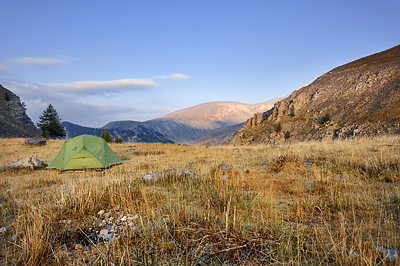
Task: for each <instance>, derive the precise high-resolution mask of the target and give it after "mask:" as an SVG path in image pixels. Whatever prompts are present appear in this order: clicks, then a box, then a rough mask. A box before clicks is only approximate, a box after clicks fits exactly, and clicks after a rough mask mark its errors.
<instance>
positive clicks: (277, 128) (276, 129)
mask: <svg viewBox="0 0 400 266" xmlns="http://www.w3.org/2000/svg"><path fill="white" fill-rule="evenodd" d="M275 131H276V132H278V133H279V132H281V131H282V125H281V123H279V124H277V125H276V127H275Z"/></svg>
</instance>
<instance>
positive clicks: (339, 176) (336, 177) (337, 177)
mask: <svg viewBox="0 0 400 266" xmlns="http://www.w3.org/2000/svg"><path fill="white" fill-rule="evenodd" d="M332 178H333V179H346V178H345V177H344V176H342V175H334V176H332Z"/></svg>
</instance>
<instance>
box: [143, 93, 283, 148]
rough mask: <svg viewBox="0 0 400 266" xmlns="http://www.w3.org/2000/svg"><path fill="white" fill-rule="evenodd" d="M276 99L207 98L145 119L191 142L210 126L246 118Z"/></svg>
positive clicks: (167, 133)
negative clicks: (236, 99)
mask: <svg viewBox="0 0 400 266" xmlns="http://www.w3.org/2000/svg"><path fill="white" fill-rule="evenodd" d="M278 100H279V99H272V100H270V101H268V102H263V103H259V104H245V103H239V102H209V103H203V104H199V105H196V106H193V107H189V108H186V109H182V110H179V111H175V112H172V113H170V114H167V115H165V116H162V117H159V118H156V119H153V120H150V121H146V123H148V124H149V125H150V126H151V128H153V129H155V130H156V131H158V132H160V133H161V134H163V135H165V136H166V137H168V138H170V139H172V140H173V141H174V142H177V143H192V142H194V141H196V140H198V139H199V138H201V137H202V136H204V135H206V134H208V133H210V132H212V131H213V130H215V129H217V128H220V127H225V126H231V125H236V124H239V123H242V122H244V121H246V120H247V119H248V118H249V117H251V116H252V115H253V114H254V113H257V112H263V111H266V110H268V109H270V108H272V106H273V104H274V103H275V102H277V101H278Z"/></svg>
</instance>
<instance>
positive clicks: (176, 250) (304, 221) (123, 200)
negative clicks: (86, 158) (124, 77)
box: [0, 137, 400, 265]
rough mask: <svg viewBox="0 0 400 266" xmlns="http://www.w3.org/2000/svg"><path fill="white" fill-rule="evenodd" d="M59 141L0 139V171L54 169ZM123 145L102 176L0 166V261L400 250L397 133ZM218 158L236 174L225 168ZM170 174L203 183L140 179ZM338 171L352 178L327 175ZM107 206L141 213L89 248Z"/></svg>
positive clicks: (332, 260) (254, 258) (294, 259)
mask: <svg viewBox="0 0 400 266" xmlns="http://www.w3.org/2000/svg"><path fill="white" fill-rule="evenodd" d="M62 144H63V142H62V141H49V144H48V145H47V146H43V147H34V148H31V147H25V146H24V145H23V139H12V140H6V139H0V154H1V157H0V165H3V164H5V163H7V162H8V161H10V160H12V159H16V158H24V157H26V156H33V157H37V158H39V159H40V160H43V161H44V162H45V163H50V162H51V160H52V158H54V157H55V155H56V154H57V152H58V151H59V149H60V148H61V146H62ZM128 146H129V145H128V144H122V145H116V144H112V145H111V148H112V149H113V150H114V151H115V152H116V154H117V155H118V156H120V158H121V159H123V160H124V161H125V163H124V164H123V165H120V166H116V167H113V168H111V169H109V170H106V171H104V172H85V173H59V172H57V171H45V170H36V171H28V170H7V171H3V170H1V169H0V173H1V174H0V204H1V205H2V206H1V213H0V228H1V227H4V226H9V229H8V231H7V232H3V233H0V264H29V265H35V264H41V265H46V264H48V265H53V264H57V263H61V264H66V265H82V264H88V265H130V264H153V265H154V264H173V265H188V264H200V265H201V264H216V265H220V264H224V263H225V264H251V265H254V264H276V265H278V264H282V263H283V264H285V263H286V264H304V265H313V264H315V265H319V264H324V265H326V264H332V265H337V264H348V265H357V264H358V265H377V264H379V263H381V262H382V260H383V256H382V255H381V254H380V253H378V252H376V251H374V247H375V245H382V246H384V247H387V248H389V247H390V248H394V249H396V250H397V251H400V246H399V245H400V233H399V230H400V219H399V218H400V217H399V213H400V209H399V205H400V204H399V203H400V200H399V199H400V183H399V180H400V175H399V172H398V171H399V167H400V163H399V159H398V158H399V153H400V138H399V137H391V138H377V139H364V140H351V141H336V142H307V143H297V144H290V145H283V146H279V147H275V148H273V147H270V146H265V145H262V146H261V145H260V146H253V147H251V146H246V147H244V146H238V147H233V146H224V147H203V146H185V145H161V144H135V147H136V150H135V151H134V150H131V149H130V148H129V147H128ZM279 158H280V159H279ZM206 159H211V160H212V161H211V162H208V163H205V162H204V161H203V160H206ZM223 161H224V162H225V163H226V164H227V165H233V170H230V171H229V172H223V171H221V170H220V169H219V168H218V165H219V164H220V163H221V162H223ZM189 162H193V163H191V166H190V167H188V166H187V163H189ZM167 168H187V169H189V170H190V171H192V172H194V173H196V174H197V176H198V178H196V179H191V178H189V177H187V178H185V177H179V176H169V177H167V178H165V179H162V180H159V181H157V182H151V183H148V182H144V181H143V180H142V179H141V176H142V175H143V174H146V173H149V172H151V171H153V170H158V171H162V170H164V169H167ZM247 170H249V171H247ZM225 174H228V178H227V179H224V178H222V176H223V175H225ZM339 174H340V175H342V176H343V177H345V178H346V179H339V178H332V177H333V176H335V175H339ZM309 183H313V184H314V185H307V184H309ZM55 184H56V185H57V186H54V185H55ZM12 188H17V189H14V190H12V191H11V192H6V190H7V189H12ZM62 189H67V190H68V191H65V192H63V191H62ZM26 190H30V191H31V192H29V193H27V192H26ZM35 190H43V191H41V192H40V191H36V192H32V191H35ZM43 192H45V193H46V195H42V194H43ZM100 210H105V211H106V212H110V214H111V216H112V217H114V219H115V220H116V219H117V218H118V217H120V216H123V215H127V214H132V215H137V216H136V218H135V219H134V220H133V221H132V222H133V224H134V226H135V229H132V227H130V226H128V225H126V226H125V225H123V226H124V228H125V231H124V235H123V236H121V237H119V238H118V239H116V240H114V241H112V242H107V243H100V244H97V245H91V246H87V245H85V244H84V243H85V241H84V240H85V238H86V237H85V236H87V235H89V233H90V232H91V230H93V228H94V230H100V229H102V227H101V226H100V225H99V224H100V223H101V221H102V219H104V218H102V217H100V216H99V215H98V214H97V212H98V211H100ZM10 215H16V216H15V217H14V218H13V219H7V217H10ZM17 232H21V234H19V235H18V237H17V238H16V239H15V240H13V239H12V236H13V235H14V234H16V233H17ZM348 250H353V251H355V252H357V253H358V254H359V256H348V255H347V251H348Z"/></svg>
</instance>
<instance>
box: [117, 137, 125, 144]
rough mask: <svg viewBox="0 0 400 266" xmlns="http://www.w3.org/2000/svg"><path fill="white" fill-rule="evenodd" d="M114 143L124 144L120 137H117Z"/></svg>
mask: <svg viewBox="0 0 400 266" xmlns="http://www.w3.org/2000/svg"><path fill="white" fill-rule="evenodd" d="M115 143H118V144H122V143H124V142H123V141H122V139H121V138H120V137H117V138H116V139H115Z"/></svg>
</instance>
